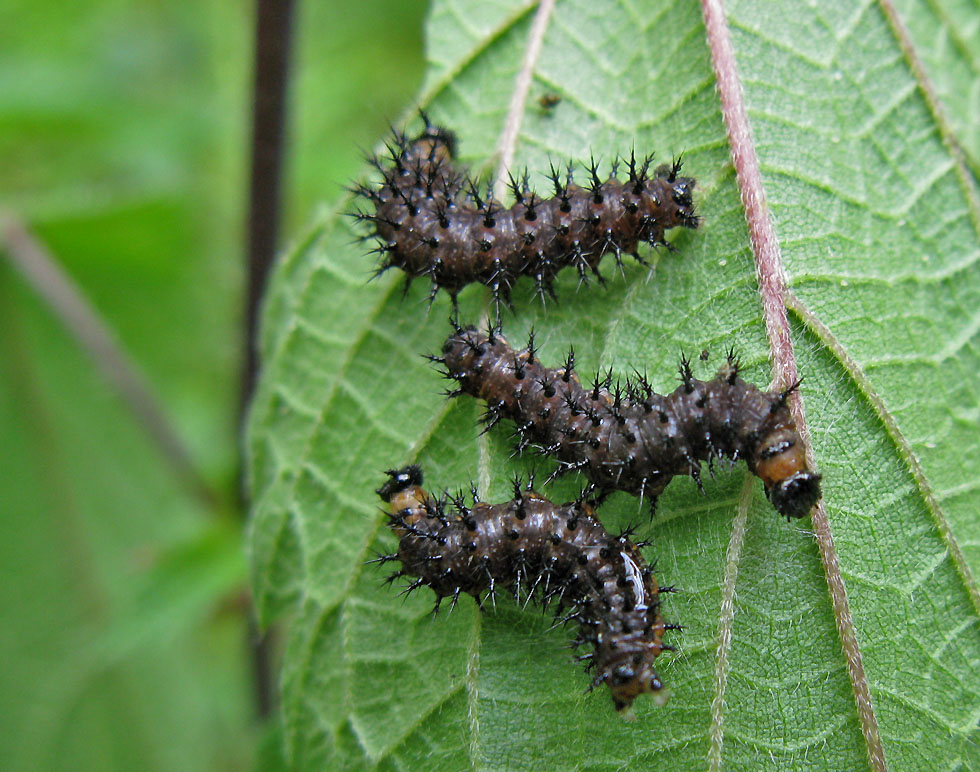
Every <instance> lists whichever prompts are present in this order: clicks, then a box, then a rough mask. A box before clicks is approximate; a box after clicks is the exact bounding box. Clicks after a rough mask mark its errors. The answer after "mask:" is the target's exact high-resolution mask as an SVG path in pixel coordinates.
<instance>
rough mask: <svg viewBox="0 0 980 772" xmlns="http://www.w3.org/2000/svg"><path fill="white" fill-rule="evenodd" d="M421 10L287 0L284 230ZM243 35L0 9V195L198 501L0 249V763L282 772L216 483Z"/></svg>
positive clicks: (234, 312) (373, 108)
mask: <svg viewBox="0 0 980 772" xmlns="http://www.w3.org/2000/svg"><path fill="white" fill-rule="evenodd" d="M423 12H424V4H423V3H421V2H402V0H391V1H389V2H380V1H379V0H371V1H370V2H366V3H361V4H359V5H357V6H356V7H352V8H349V9H345V11H344V12H343V13H338V12H337V9H336V7H335V6H333V5H332V4H325V3H305V4H302V5H301V7H300V8H299V9H298V14H297V20H296V35H295V44H294V45H295V49H294V52H293V53H294V59H293V61H294V70H293V74H294V80H293V86H294V91H293V94H292V105H293V106H294V107H295V110H294V112H293V114H292V115H291V116H290V118H291V133H290V142H289V145H288V148H289V149H288V157H287V162H288V171H287V194H286V197H285V200H286V204H287V210H286V217H287V222H291V223H293V224H294V225H295V224H296V223H300V222H305V221H307V220H308V219H309V218H310V216H311V211H312V210H313V208H314V205H315V204H316V203H317V202H319V201H322V200H323V199H324V198H329V197H336V196H338V195H339V194H340V190H341V185H342V184H343V183H345V182H346V181H347V180H348V179H349V177H350V176H351V175H352V174H353V173H354V171H355V170H356V168H357V167H358V166H359V164H360V156H359V152H358V150H357V147H358V145H364V144H369V143H370V142H372V141H373V138H374V137H376V136H378V134H379V133H380V132H381V131H382V130H383V127H384V126H385V125H386V121H387V120H388V119H389V118H391V117H392V116H395V115H397V114H398V113H399V112H400V111H401V109H402V108H403V105H404V104H405V103H406V102H407V101H408V100H409V98H410V94H411V93H413V92H414V90H415V89H416V88H417V86H418V83H419V82H420V79H421V66H422V61H421V23H422V22H421V19H422V13H423ZM252 28H253V20H252V8H251V6H249V5H246V6H243V5H242V4H241V3H233V2H230V0H205V2H201V3H164V2H148V3H138V4H134V3H126V2H120V1H118V0H83V1H82V2H78V3H71V4H63V3H57V2H50V1H47V0H45V1H43V2H22V1H21V0H10V1H9V2H5V3H3V4H2V5H0V208H3V209H5V210H7V211H8V212H11V213H13V214H14V215H16V216H17V217H18V218H20V219H21V220H22V221H24V222H25V223H26V224H27V225H28V226H29V227H30V228H31V229H32V230H33V232H34V233H35V234H36V235H37V236H38V237H39V238H40V239H41V240H42V241H43V242H44V243H45V244H46V245H47V247H48V249H49V250H50V252H51V253H52V254H53V255H54V257H55V258H56V259H57V260H58V261H59V263H60V264H61V265H62V266H63V267H64V268H65V269H66V270H67V272H68V274H69V276H70V277H71V279H72V280H73V281H74V282H75V283H76V284H77V285H78V287H79V288H80V289H81V291H82V292H83V293H84V294H85V295H86V296H87V297H88V298H89V300H90V301H91V302H92V304H93V305H94V307H95V308H96V310H97V311H98V313H100V314H101V316H102V317H103V319H104V320H105V322H106V323H107V325H108V326H109V328H110V329H111V330H112V331H113V332H114V334H115V336H116V337H117V338H118V340H119V341H120V342H121V344H122V346H123V348H124V349H125V350H126V351H127V352H128V353H129V355H130V356H131V357H132V358H133V360H135V362H136V363H137V365H138V368H139V369H140V370H141V371H142V372H143V373H144V374H145V376H146V377H147V379H148V381H149V382H150V384H151V387H152V391H153V392H154V393H155V395H156V396H157V397H158V398H159V400H160V402H161V404H162V405H163V409H164V412H165V414H166V415H167V417H168V418H169V420H170V421H171V422H172V423H173V426H174V428H175V431H176V433H177V434H178V436H179V437H181V438H182V440H183V442H184V443H185V444H186V445H187V446H188V447H189V449H190V455H191V458H192V460H193V463H194V466H195V467H196V468H197V469H198V471H199V473H200V474H201V476H202V477H203V478H204V479H205V480H206V481H207V484H208V485H209V486H210V487H211V488H212V489H213V490H214V491H217V502H218V503H217V506H216V507H215V506H208V505H206V504H203V503H202V502H201V500H199V499H198V498H197V497H195V496H194V495H193V493H191V492H189V491H188V490H186V489H185V487H184V486H183V485H182V483H181V482H180V481H179V480H178V479H177V478H176V477H175V476H174V474H173V472H172V470H171V469H170V468H169V467H168V466H167V464H166V463H165V460H164V457H163V455H162V454H161V453H160V451H159V449H158V448H157V447H155V446H154V445H153V444H152V443H151V442H150V441H149V440H148V439H147V437H146V435H145V433H144V432H143V431H142V430H141V427H140V426H139V425H138V423H137V422H136V421H135V419H134V418H133V416H132V415H131V414H130V413H129V412H128V410H127V409H126V407H125V405H124V404H123V403H122V402H121V400H120V399H119V397H118V395H117V394H115V393H114V392H113V390H112V389H111V387H110V386H109V384H107V382H106V381H105V380H104V379H103V378H102V376H101V374H100V373H99V372H98V371H97V370H96V369H95V368H94V366H93V364H92V362H91V360H90V359H89V358H88V357H87V356H86V355H85V353H84V352H82V351H81V350H80V349H79V347H78V345H77V343H76V342H75V340H74V339H73V337H72V336H70V335H68V334H66V331H65V330H64V329H63V328H62V327H61V326H60V324H59V322H58V321H57V320H56V319H55V317H54V316H53V315H52V313H51V312H50V309H48V308H47V307H45V305H44V304H43V302H42V301H40V300H39V298H38V297H37V295H36V294H35V293H34V292H33V291H32V290H31V289H30V288H29V287H28V286H27V285H26V284H25V282H24V281H23V279H22V277H21V276H20V274H19V273H17V272H16V271H15V270H13V268H12V267H11V265H10V264H9V263H8V261H6V260H4V259H0V437H2V440H3V442H2V450H0V513H2V525H0V561H2V563H3V565H4V582H3V583H2V589H0V609H2V614H3V619H4V623H5V628H4V636H3V640H2V642H0V662H2V664H0V695H2V696H0V767H2V768H3V769H10V770H46V769H50V770H62V769H76V770H86V769H93V770H94V769H98V770H106V769H119V770H130V769H146V770H155V769H159V770H175V769H181V770H214V769H227V770H240V769H248V768H250V767H251V766H252V765H253V763H259V764H260V766H261V768H262V769H276V768H280V767H281V762H280V761H277V760H278V759H279V756H278V754H277V752H275V750H274V749H275V748H276V747H277V740H276V739H275V738H276V737H278V735H277V734H276V731H275V730H274V728H273V731H272V734H271V735H270V736H269V737H270V739H267V740H265V741H264V743H263V747H264V748H265V749H266V750H264V751H263V752H262V753H261V754H260V757H257V756H256V747H257V746H256V743H257V739H258V734H259V733H260V732H262V733H264V732H265V730H264V729H263V728H261V727H259V726H258V725H257V724H256V721H255V718H254V715H255V697H254V695H253V691H254V687H253V684H252V672H251V671H252V663H251V662H250V659H249V658H250V654H249V649H248V641H247V626H246V624H245V620H246V615H247V613H248V609H249V601H248V591H247V586H246V583H245V570H244V561H243V559H242V556H241V523H242V516H241V513H238V512H236V511H235V508H236V506H237V504H236V496H235V493H234V491H235V485H236V478H237V474H238V464H239V461H238V448H239V443H238V440H237V427H236V422H237V412H238V401H239V397H238V381H239V372H238V370H239V357H240V351H241V348H242V345H243V343H242V340H241V337H242V332H241V329H242V325H241V322H240V318H239V314H240V311H239V309H240V305H241V298H242V277H243V268H242V263H243V254H244V249H243V246H242V243H243V237H242V233H243V228H244V218H245V215H244V205H245V201H246V190H245V185H246V180H247V178H248V175H247V168H246V165H247V158H248V151H247V142H248V126H249V121H250V112H249V111H250V104H249V99H250V97H249V88H250V84H251V67H252V64H251V56H252V54H251V45H252V34H253V29H252ZM365 54H370V55H369V56H365ZM393 63H394V64H397V66H394V64H393ZM292 229H293V228H290V227H287V228H284V230H283V232H288V231H289V230H292Z"/></svg>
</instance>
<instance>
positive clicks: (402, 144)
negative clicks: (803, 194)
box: [354, 116, 699, 316]
mask: <svg viewBox="0 0 980 772" xmlns="http://www.w3.org/2000/svg"><path fill="white" fill-rule="evenodd" d="M423 118H424V116H423ZM455 148H456V137H455V135H454V134H453V133H452V132H451V131H449V130H448V129H445V128H441V127H439V126H434V125H432V124H430V123H429V122H428V121H427V120H426V126H425V129H424V131H423V132H422V133H421V134H420V135H419V136H418V137H416V138H415V139H412V140H410V139H408V137H407V136H405V135H404V134H401V133H399V132H397V131H396V132H395V135H394V141H393V143H392V144H390V145H389V152H390V159H388V160H387V161H382V160H381V159H379V158H376V157H375V158H370V159H369V160H370V161H371V163H372V164H373V165H374V166H375V167H376V168H377V169H378V170H379V171H380V172H381V175H382V177H383V181H382V183H381V185H380V187H375V186H372V185H369V184H363V185H359V186H357V187H355V188H354V192H355V193H356V194H358V195H359V196H361V197H363V198H365V199H367V201H368V202H369V204H370V208H371V211H359V212H356V213H355V214H354V216H355V217H356V218H357V219H359V220H361V221H364V222H367V223H368V224H369V226H370V229H371V232H370V234H369V235H368V236H367V237H366V238H372V237H374V238H376V239H377V241H378V246H377V248H376V249H375V250H374V251H375V252H378V253H380V255H381V261H380V264H379V265H378V268H377V271H376V275H377V274H382V273H384V272H385V271H387V270H388V269H390V268H399V269H401V270H402V271H404V272H405V276H406V283H405V290H406V292H407V290H408V287H409V285H410V284H411V283H412V281H413V280H414V279H416V278H419V277H426V278H428V279H429V280H430V281H431V282H432V289H431V293H430V296H429V300H430V303H431V302H432V300H434V298H435V297H436V295H437V294H438V292H439V290H440V289H442V290H445V291H446V292H447V293H449V295H450V297H451V298H452V302H453V307H454V308H455V307H456V296H457V294H458V293H459V291H460V290H462V289H463V288H464V287H465V286H467V285H469V284H474V283H478V284H484V285H486V286H487V287H489V288H490V290H491V293H492V295H493V300H494V303H495V305H496V306H497V312H498V316H499V306H500V303H501V302H503V303H505V304H507V305H510V298H511V289H512V288H513V286H514V284H515V283H516V282H517V280H518V279H519V278H520V277H521V276H529V277H531V278H533V279H534V282H535V285H536V288H537V293H538V294H539V295H540V296H541V298H542V299H544V298H545V296H551V297H555V290H554V279H555V276H556V275H557V274H558V272H559V271H561V270H562V269H563V268H565V267H566V266H574V267H575V269H576V270H577V271H578V274H579V277H580V281H581V282H587V281H588V279H589V277H590V274H592V275H594V276H595V277H597V279H598V280H599V281H603V278H602V275H601V274H600V273H599V263H600V262H601V260H602V258H603V257H604V256H605V255H606V254H607V253H612V255H613V256H614V257H615V260H616V263H617V264H618V265H620V266H622V254H623V253H624V252H625V253H628V254H632V255H633V256H634V257H635V258H636V259H637V260H638V261H639V262H641V263H643V264H646V262H645V260H643V258H641V257H640V256H639V253H638V252H637V247H638V245H639V244H640V243H641V242H646V243H649V244H651V245H653V246H665V247H667V248H671V245H670V244H669V243H668V242H667V241H666V239H665V236H664V233H665V231H667V230H669V229H670V228H674V227H677V226H681V227H685V228H697V227H698V224H699V218H698V216H697V215H696V214H695V212H694V205H693V202H692V192H693V190H694V187H695V180H694V179H693V178H691V177H681V176H679V173H680V170H681V162H680V160H676V161H674V162H673V163H672V164H668V165H663V166H658V167H657V168H656V169H654V170H653V171H652V172H651V165H652V162H653V156H647V157H646V158H644V159H642V160H638V159H637V158H636V156H635V154H633V153H631V154H630V157H629V158H628V159H623V161H624V163H625V166H626V168H627V171H628V176H627V179H626V180H624V181H620V180H618V179H617V178H616V174H617V169H618V166H619V163H618V162H616V163H614V164H613V170H612V175H611V176H610V177H609V178H608V179H607V180H606V181H605V182H603V181H601V180H600V178H599V174H598V166H597V164H596V162H595V161H594V160H593V161H592V163H591V164H590V166H589V168H588V176H589V181H588V183H586V185H585V187H579V186H578V185H576V184H575V183H574V179H573V170H572V166H571V164H569V166H568V168H567V170H566V171H565V172H564V173H563V172H562V171H561V170H560V169H558V168H555V167H554V165H552V167H551V172H550V177H551V182H552V184H553V187H554V196H552V197H551V198H541V197H539V196H538V194H537V193H536V192H535V191H533V190H531V188H530V186H529V183H528V177H527V174H526V173H525V174H524V175H523V177H522V179H521V180H520V181H518V180H516V179H515V178H514V177H513V176H511V177H510V189H511V192H512V193H513V196H514V204H513V205H511V206H510V208H504V207H503V206H501V205H500V204H499V202H497V201H495V200H494V197H493V192H492V189H491V190H487V192H485V193H481V191H480V186H479V185H478V184H477V182H476V181H474V180H473V179H472V178H471V177H469V176H468V174H467V173H466V172H465V171H462V170H460V169H458V168H456V167H455V166H454V164H453V157H454V155H455Z"/></svg>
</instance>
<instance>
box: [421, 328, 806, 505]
mask: <svg viewBox="0 0 980 772" xmlns="http://www.w3.org/2000/svg"><path fill="white" fill-rule="evenodd" d="M431 358H432V359H434V360H435V361H437V362H438V363H440V364H442V365H444V366H445V369H446V371H445V375H446V377H447V378H450V379H452V380H455V381H456V382H457V383H458V389H456V390H455V391H453V392H451V396H457V395H459V394H464V393H465V394H469V395H471V396H474V397H477V398H479V399H483V400H485V401H486V403H487V408H486V413H485V415H484V419H483V420H484V423H485V424H486V427H487V429H489V428H490V427H492V426H493V425H494V424H496V423H497V422H498V421H499V420H500V419H502V418H508V419H510V420H512V421H513V422H514V423H515V425H516V434H517V436H518V437H519V442H518V450H519V451H521V450H524V449H525V448H526V447H527V446H528V445H531V444H533V445H535V446H537V448H538V449H539V450H540V451H541V452H542V453H544V454H547V455H550V456H553V457H555V458H556V459H557V460H558V464H559V466H558V469H557V470H556V475H557V474H562V473H565V472H569V471H573V470H578V471H581V472H583V473H585V474H586V475H587V476H588V478H589V480H590V481H591V483H592V485H593V486H594V487H595V488H596V489H598V490H600V491H603V492H609V491H612V490H620V491H626V492H628V493H631V494H633V495H636V496H640V497H643V496H649V497H650V499H651V507H655V505H656V498H657V496H658V495H659V494H660V493H661V492H662V491H663V490H664V488H665V487H666V485H667V483H668V482H670V480H671V478H672V477H674V476H675V475H678V474H689V475H691V476H692V477H693V478H694V480H695V481H696V482H697V484H698V487H699V488H701V489H702V490H703V486H702V484H701V462H702V461H708V462H709V463H711V462H712V461H713V459H715V458H721V457H727V458H730V459H733V460H735V459H739V458H744V459H745V461H746V463H747V464H748V467H749V470H750V471H751V472H753V473H754V474H756V475H757V476H758V477H760V478H761V479H762V481H763V483H764V485H765V491H766V496H767V497H768V498H769V501H770V502H771V503H772V505H773V506H774V507H775V509H776V511H777V512H779V513H781V514H782V515H785V516H786V517H787V519H788V518H790V517H803V516H804V515H806V514H807V513H808V512H809V511H810V509H811V508H812V506H813V505H814V504H815V503H816V501H817V500H818V499H819V498H820V479H821V478H820V475H819V474H817V473H816V472H814V471H812V470H811V469H809V467H808V465H807V460H806V449H805V447H804V444H803V441H802V440H801V438H800V435H799V433H798V432H797V430H796V424H795V423H794V421H793V417H792V415H791V413H790V411H789V407H788V406H787V404H786V402H787V398H788V397H789V395H790V394H791V393H792V392H793V391H794V390H795V389H796V388H797V387H798V386H799V383H795V384H793V385H792V386H790V387H789V388H787V389H783V390H781V391H771V392H766V391H760V390H759V389H758V388H756V387H755V386H753V385H752V384H750V383H746V382H745V381H743V380H742V379H741V378H739V377H738V372H739V362H738V359H737V358H736V357H735V355H734V353H733V352H731V351H730V352H729V355H728V358H727V361H726V362H725V364H724V365H723V366H722V367H721V368H720V370H719V371H718V374H717V375H716V376H715V378H714V379H712V380H710V381H700V380H697V379H696V378H694V376H693V374H692V372H691V365H690V362H689V361H688V360H687V359H683V358H682V360H681V365H680V376H681V385H680V386H679V387H678V388H677V389H676V390H675V391H674V392H673V393H671V394H668V395H666V396H662V395H660V394H656V393H655V392H654V391H653V388H652V387H651V386H650V384H649V383H648V381H647V379H646V377H645V376H642V375H639V374H638V375H637V377H636V378H635V379H632V380H627V381H626V382H625V385H620V384H619V383H617V384H616V386H615V387H612V388H611V382H612V376H611V374H610V375H607V376H606V377H605V378H599V377H598V376H597V378H596V380H595V383H594V384H593V385H592V387H591V388H588V389H586V388H584V387H583V386H582V384H581V383H580V381H579V379H578V376H577V375H576V374H575V372H574V363H575V355H574V350H570V351H569V354H568V358H567V359H566V361H565V364H564V365H563V366H562V367H560V368H558V369H550V368H547V367H545V366H544V365H542V364H541V363H540V362H539V361H538V360H537V357H536V353H535V348H534V336H533V333H532V335H531V338H530V340H529V341H528V345H527V347H526V348H525V349H523V350H521V351H515V350H513V349H512V348H511V347H510V345H509V344H508V343H507V340H506V339H505V338H504V337H503V336H502V335H501V334H500V333H499V331H498V330H497V329H495V328H493V327H491V328H490V329H489V330H488V332H486V333H482V332H478V331H477V330H476V329H475V328H472V327H469V328H466V329H463V328H461V327H459V326H456V327H455V332H453V333H452V334H451V335H450V336H449V337H448V338H447V339H446V342H445V345H444V346H443V349H442V356H441V357H431Z"/></svg>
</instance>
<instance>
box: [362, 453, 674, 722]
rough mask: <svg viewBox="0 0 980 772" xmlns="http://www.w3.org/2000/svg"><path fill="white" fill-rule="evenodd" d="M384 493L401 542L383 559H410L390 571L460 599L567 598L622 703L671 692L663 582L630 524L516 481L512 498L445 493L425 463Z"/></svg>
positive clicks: (569, 615) (565, 604) (397, 473)
mask: <svg viewBox="0 0 980 772" xmlns="http://www.w3.org/2000/svg"><path fill="white" fill-rule="evenodd" d="M387 474H388V477H389V479H388V481H387V482H386V483H385V485H383V486H382V487H381V488H379V489H378V495H380V496H381V498H382V499H383V500H384V501H386V502H388V505H389V506H388V523H389V525H390V526H391V527H392V528H393V529H394V531H395V533H396V534H397V535H398V539H399V544H398V551H397V553H395V554H392V555H382V556H381V557H380V558H378V560H377V561H376V562H380V563H386V562H388V561H392V560H399V561H401V564H402V566H401V569H400V570H399V571H397V572H396V573H395V574H393V575H392V576H390V577H389V581H393V580H394V579H395V578H397V577H399V576H409V577H414V578H415V579H414V581H413V582H412V583H411V584H410V585H408V588H407V589H406V592H412V591H413V590H415V589H417V588H419V587H422V586H423V585H424V586H428V587H431V588H432V590H433V591H434V592H435V594H436V598H437V601H436V608H438V607H439V601H441V600H442V599H443V598H446V597H449V598H452V603H453V605H455V603H456V600H457V599H458V598H459V596H460V594H462V593H468V594H470V595H473V596H474V597H476V598H477V600H478V601H480V604H481V607H482V605H483V601H484V600H485V597H484V593H487V596H493V595H494V594H495V593H496V592H497V591H498V589H500V588H503V589H506V590H508V591H510V592H511V593H513V594H514V595H515V597H516V598H517V600H518V601H520V599H521V593H522V592H523V594H524V597H525V600H527V599H528V598H532V597H536V598H537V599H538V600H539V601H541V602H542V603H543V604H544V605H547V604H548V603H549V602H551V601H555V602H556V603H557V604H558V607H559V612H558V615H557V616H556V618H557V619H559V620H560V621H564V622H571V621H575V622H578V623H579V625H580V629H579V633H578V637H577V638H576V639H575V643H576V644H577V645H581V644H590V645H591V646H592V649H593V651H592V653H590V654H585V655H583V656H580V657H578V659H580V660H583V661H586V662H587V663H588V664H587V668H588V669H589V670H591V671H592V672H593V674H594V677H593V679H592V684H591V686H590V688H594V687H596V686H598V685H600V684H603V683H604V684H606V685H607V686H608V687H609V690H610V693H611V695H612V698H613V702H614V704H615V706H616V709H617V710H624V709H627V708H629V707H630V706H631V705H632V703H633V700H634V699H635V698H636V697H637V696H639V695H641V694H646V693H650V694H654V695H655V696H656V697H657V698H658V701H659V702H663V701H665V700H666V690H665V689H664V688H663V684H662V682H661V680H660V678H659V676H658V675H657V672H656V670H655V669H654V667H653V661H654V660H655V659H656V658H657V657H658V656H659V655H660V653H661V652H662V651H665V650H671V649H672V647H670V646H668V645H666V644H664V643H663V634H664V632H665V631H666V630H671V629H679V628H678V627H677V626H676V625H669V624H666V623H665V622H664V620H663V617H662V616H661V613H660V593H661V592H666V591H667V590H668V589H671V588H666V587H659V586H658V585H657V580H656V579H655V578H654V576H653V572H652V571H651V570H650V568H649V567H648V566H647V563H646V561H645V560H644V559H643V556H642V555H641V554H640V551H639V549H638V546H637V545H636V544H634V543H633V542H631V541H630V539H629V534H628V533H624V534H620V535H619V536H612V535H610V534H609V533H607V532H606V529H605V528H604V527H603V526H602V523H600V522H599V521H598V519H597V518H596V517H595V513H594V511H593V509H592V506H591V505H590V504H589V503H588V502H587V501H585V500H584V499H579V500H577V501H574V502H571V503H568V504H563V505H561V506H557V505H555V504H553V503H552V502H550V501H548V500H547V499H545V498H543V497H541V496H539V495H538V494H537V493H535V492H534V491H532V490H531V489H530V485H528V487H527V488H526V489H525V488H523V487H522V486H521V483H520V481H517V480H515V482H514V499H513V500H511V501H508V502H506V503H504V504H486V503H483V502H477V501H474V504H473V506H472V507H469V506H466V505H465V504H464V502H463V501H462V499H461V497H459V498H454V499H451V502H452V505H453V506H452V508H451V509H447V500H446V497H443V498H441V499H440V498H435V497H434V496H432V495H431V494H428V493H426V492H425V491H424V490H423V489H422V487H421V485H422V472H421V470H420V469H419V467H417V466H408V467H405V468H404V469H399V470H389V471H388V473H387Z"/></svg>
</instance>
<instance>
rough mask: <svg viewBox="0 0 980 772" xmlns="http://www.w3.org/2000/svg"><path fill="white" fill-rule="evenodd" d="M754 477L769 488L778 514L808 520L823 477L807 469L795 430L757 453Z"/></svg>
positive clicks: (780, 435) (779, 435)
mask: <svg viewBox="0 0 980 772" xmlns="http://www.w3.org/2000/svg"><path fill="white" fill-rule="evenodd" d="M755 473H756V474H757V475H759V477H760V478H762V481H763V482H764V483H765V486H766V497H767V498H768V499H769V501H771V502H772V505H773V506H774V507H775V508H776V511H777V512H779V513H780V514H782V515H786V517H787V518H789V517H805V516H806V515H807V514H809V512H810V510H811V509H812V508H813V505H814V504H816V503H817V500H818V499H819V498H820V475H819V474H817V473H816V472H814V471H812V470H811V469H810V468H809V466H808V465H807V460H806V450H805V448H804V447H803V443H802V442H801V441H800V437H799V435H798V434H797V433H796V430H795V429H789V428H784V429H781V430H779V431H778V432H776V433H775V435H774V436H772V437H769V438H767V442H766V443H765V445H764V446H763V447H762V448H761V449H760V450H759V451H757V460H756V463H755Z"/></svg>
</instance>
